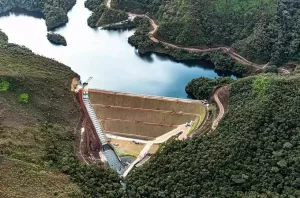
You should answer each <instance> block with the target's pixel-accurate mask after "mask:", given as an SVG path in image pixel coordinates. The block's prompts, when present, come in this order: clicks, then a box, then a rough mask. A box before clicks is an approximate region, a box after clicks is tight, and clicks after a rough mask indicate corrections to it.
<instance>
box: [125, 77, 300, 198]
mask: <svg viewBox="0 0 300 198" xmlns="http://www.w3.org/2000/svg"><path fill="white" fill-rule="evenodd" d="M299 77H300V76H299V74H297V75H290V76H276V75H258V76H254V77H248V78H245V79H240V80H237V81H235V82H234V83H232V85H231V90H230V99H229V112H228V114H227V115H226V116H225V118H224V119H223V120H221V122H220V124H219V126H218V128H217V130H216V131H214V132H213V133H211V134H209V135H206V136H202V137H197V138H194V139H191V140H188V141H184V142H183V141H177V140H174V141H173V142H172V143H171V144H168V145H167V146H165V147H164V149H163V150H162V152H161V153H159V154H158V155H157V156H156V157H155V158H153V159H152V160H151V161H150V163H148V164H146V165H144V166H143V167H142V168H138V169H136V170H134V171H133V172H132V173H131V174H130V175H129V177H128V179H127V182H128V183H127V196H128V197H149V198H150V197H222V198H223V197H228V198H233V197H299V196H300V190H299V189H300V183H299V182H300V180H299V178H300V167H299V164H300V157H299V156H300V112H299V111H298V109H299V108H298V107H299V105H300V95H299V86H300V78H299Z"/></svg>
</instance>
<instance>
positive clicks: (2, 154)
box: [0, 33, 120, 198]
mask: <svg viewBox="0 0 300 198" xmlns="http://www.w3.org/2000/svg"><path fill="white" fill-rule="evenodd" d="M74 77H78V75H77V74H75V73H74V72H73V71H72V70H71V69H70V68H69V67H67V66H65V65H63V64H60V63H58V62H56V61H54V60H51V59H47V58H44V57H41V56H38V55H35V54H33V53H32V52H31V51H30V50H29V49H26V48H24V47H20V46H18V45H15V44H8V43H7V37H6V35H5V34H3V33H0V170H1V171H0V175H1V179H0V197H5V198H6V197H55V196H58V197H118V194H119V192H118V190H119V189H120V183H119V178H118V176H117V173H114V172H113V171H110V170H107V169H104V168H103V167H95V166H86V165H83V164H81V163H80V162H79V161H78V159H77V158H76V157H75V155H74V143H75V141H74V139H75V128H76V126H77V124H78V122H79V119H80V117H81V116H80V115H81V114H80V107H79V105H78V103H77V100H76V97H75V93H73V92H71V82H72V79H73V78H74Z"/></svg>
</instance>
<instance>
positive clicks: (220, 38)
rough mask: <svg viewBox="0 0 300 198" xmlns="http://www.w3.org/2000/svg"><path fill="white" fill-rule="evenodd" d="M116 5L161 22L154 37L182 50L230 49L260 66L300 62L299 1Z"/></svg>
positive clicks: (115, 0) (140, 0) (121, 0)
mask: <svg viewBox="0 0 300 198" xmlns="http://www.w3.org/2000/svg"><path fill="white" fill-rule="evenodd" d="M112 7H113V8H115V9H121V10H125V11H127V12H133V13H143V14H144V13H147V14H148V15H150V16H151V17H152V18H153V19H156V20H157V22H158V23H159V28H158V32H157V34H156V37H157V38H159V39H161V40H163V41H166V42H170V43H174V44H177V45H180V46H199V47H201V48H206V47H215V46H231V47H233V48H234V49H235V50H236V51H237V52H238V53H239V54H241V55H242V56H243V57H245V58H247V59H249V60H251V61H252V62H256V63H258V64H260V63H261V64H263V63H264V64H266V63H267V62H271V63H272V64H275V65H278V66H281V65H283V64H285V63H287V62H292V61H296V62H297V61H299V57H300V31H299V22H300V3H299V1H297V0H290V1H286V0H244V1H238V0H210V1H207V0H194V1H164V0H156V1H148V0H112Z"/></svg>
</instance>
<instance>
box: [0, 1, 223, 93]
mask: <svg viewBox="0 0 300 198" xmlns="http://www.w3.org/2000/svg"><path fill="white" fill-rule="evenodd" d="M84 1H85V0H77V3H76V5H75V6H74V7H73V9H72V10H71V11H70V12H69V13H68V17H69V22H68V23H67V24H66V25H65V26H64V27H61V28H59V29H57V30H55V32H56V33H59V34H61V35H63V36H64V37H65V38H66V40H67V43H68V46H67V47H64V46H55V45H53V44H51V43H50V42H49V41H48V40H47V37H46V34H47V28H46V25H45V21H44V19H43V18H42V17H40V16H30V15H28V14H26V13H19V12H18V13H16V12H11V13H8V14H7V15H5V16H2V17H0V28H1V29H2V30H3V32H5V33H6V34H7V35H8V37H9V42H11V43H16V44H20V45H24V46H26V47H28V48H30V49H31V50H32V51H33V52H35V53H37V54H39V55H42V56H45V57H49V58H53V59H55V60H57V61H59V62H61V63H63V64H65V65H67V66H69V67H71V68H72V70H73V71H75V72H76V73H78V74H79V75H80V76H81V79H82V80H83V81H85V80H87V79H88V78H89V77H90V76H91V77H93V79H92V80H91V81H90V83H89V88H98V89H106V90H113V91H121V92H130V93H139V94H149V95H160V96H168V97H180V98H186V93H185V86H186V85H187V83H188V82H189V81H190V80H192V79H193V78H198V77H201V76H204V77H209V78H214V77H217V76H218V75H217V74H216V73H215V72H214V71H213V70H212V69H209V68H204V67H202V65H201V64H200V63H199V62H198V63H189V64H187V63H178V62H175V61H173V60H171V59H170V58H169V57H167V56H161V55H157V54H151V55H147V56H140V55H139V54H138V53H137V51H136V50H135V48H134V47H132V46H131V45H129V44H128V41H127V40H128V37H129V36H131V35H132V34H133V33H134V30H124V31H107V30H101V29H100V28H98V29H92V28H90V27H89V26H88V25H87V18H88V17H89V16H90V14H91V12H90V11H89V10H88V9H86V8H85V7H84Z"/></svg>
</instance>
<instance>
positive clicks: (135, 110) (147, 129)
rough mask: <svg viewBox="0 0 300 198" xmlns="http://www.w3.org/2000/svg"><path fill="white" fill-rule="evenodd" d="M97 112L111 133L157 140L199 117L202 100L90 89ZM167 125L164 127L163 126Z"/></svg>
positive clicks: (91, 98) (90, 95)
mask: <svg viewBox="0 0 300 198" xmlns="http://www.w3.org/2000/svg"><path fill="white" fill-rule="evenodd" d="M89 98H90V101H91V103H92V106H93V108H94V110H95V113H96V115H97V117H98V118H99V120H100V121H101V124H102V126H103V128H104V130H105V132H107V133H112V134H115V135H121V136H126V137H132V138H140V139H154V138H156V137H158V136H161V135H163V134H165V133H167V132H169V131H171V130H173V129H175V128H176V127H177V125H181V124H184V123H186V122H190V121H191V120H195V118H196V116H197V115H199V114H200V112H201V111H205V107H204V106H203V105H202V104H201V103H200V101H192V100H184V99H183V100H182V99H176V98H164V97H153V96H143V95H134V94H126V93H116V92H109V91H101V90H99V91H96V90H89ZM161 125H163V126H161Z"/></svg>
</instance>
